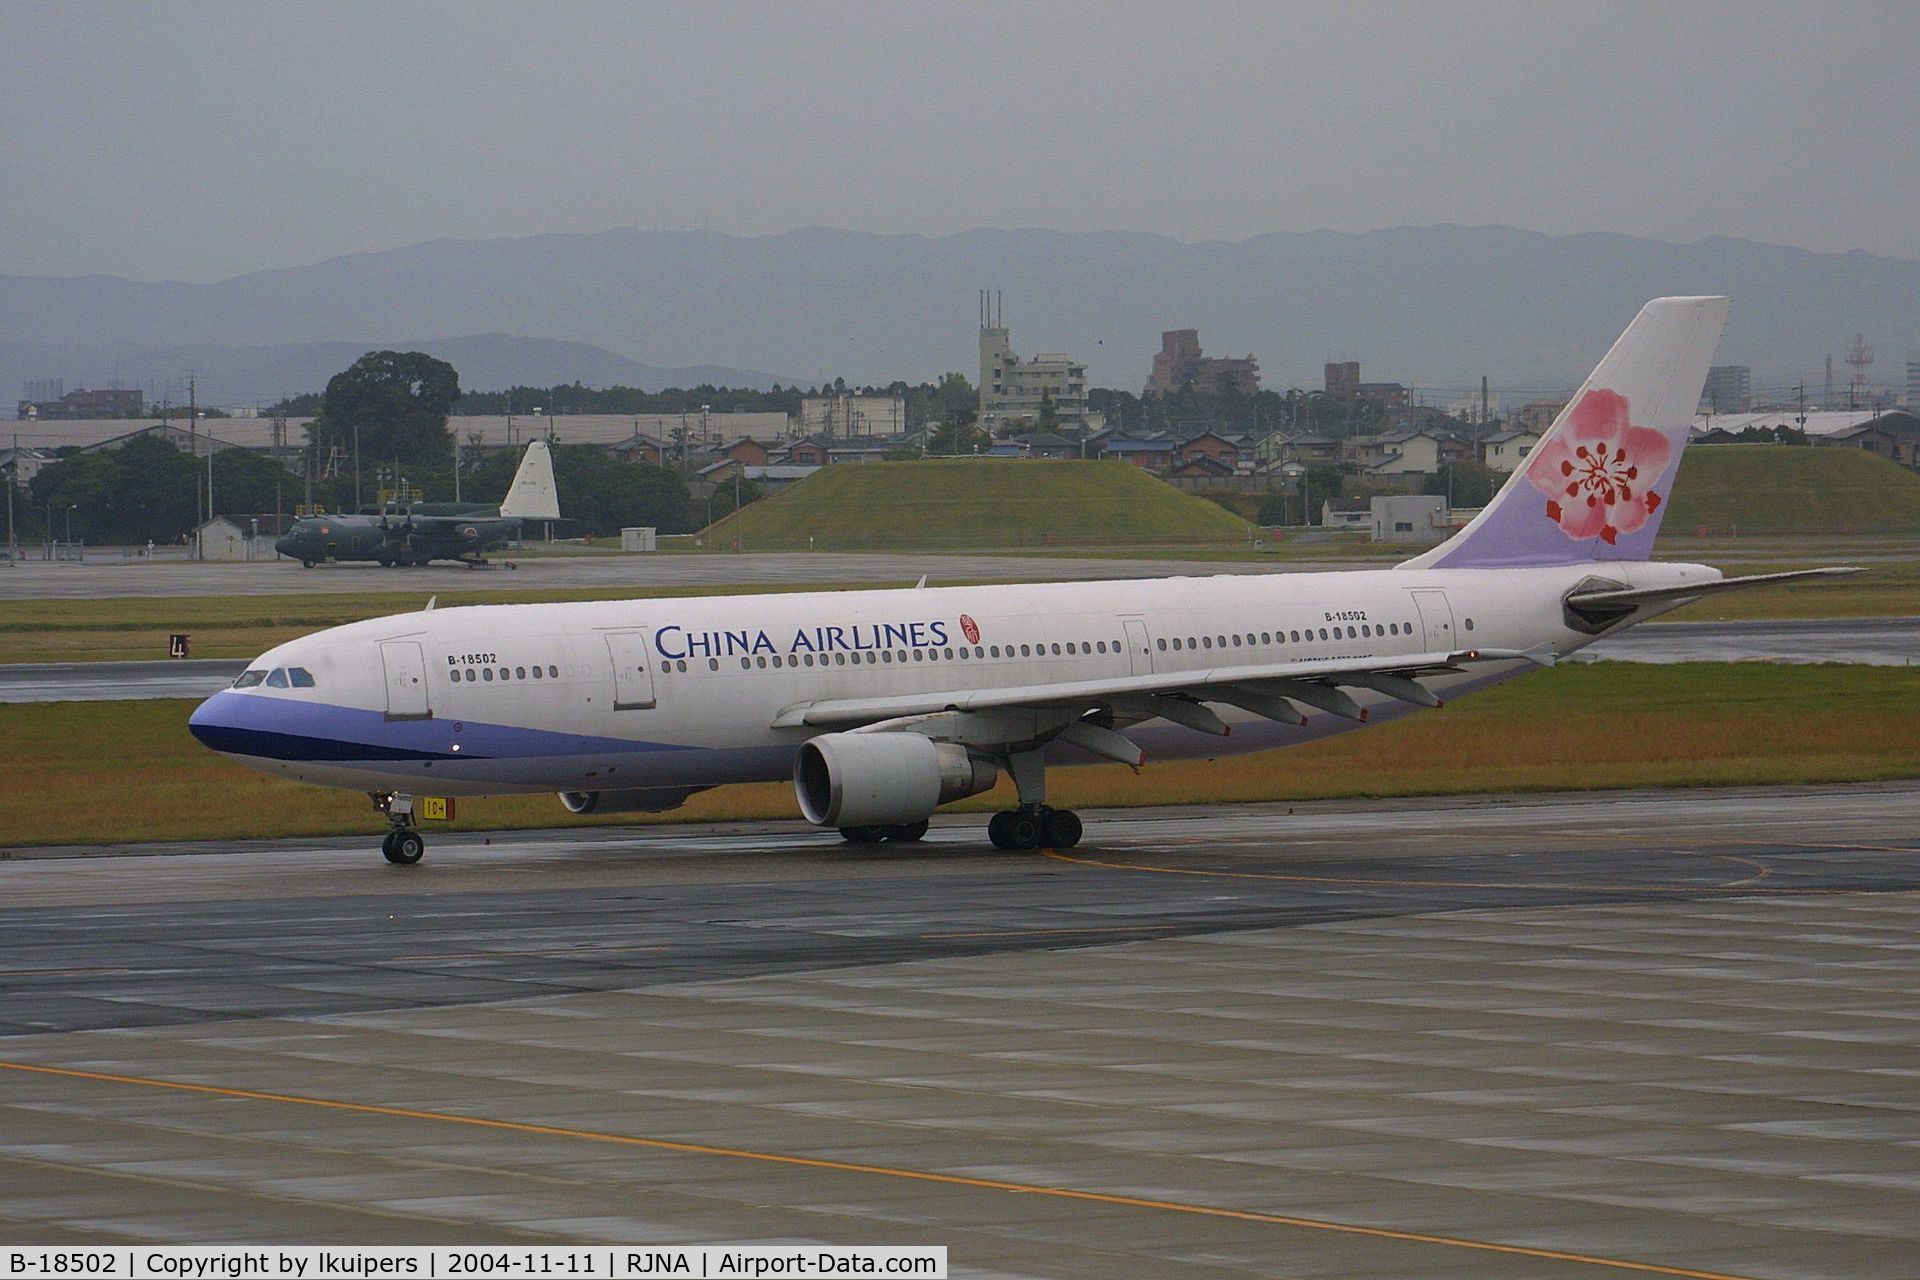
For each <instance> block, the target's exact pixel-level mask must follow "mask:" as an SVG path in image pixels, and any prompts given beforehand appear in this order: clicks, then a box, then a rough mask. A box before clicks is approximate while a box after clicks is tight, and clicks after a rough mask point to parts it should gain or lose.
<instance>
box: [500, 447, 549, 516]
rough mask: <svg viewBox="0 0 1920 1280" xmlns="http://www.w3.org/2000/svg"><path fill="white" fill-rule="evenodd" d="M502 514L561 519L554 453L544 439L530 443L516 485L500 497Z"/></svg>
mask: <svg viewBox="0 0 1920 1280" xmlns="http://www.w3.org/2000/svg"><path fill="white" fill-rule="evenodd" d="M500 514H501V515H503V516H513V517H518V518H519V519H522V520H558V519H560V495H559V493H558V492H557V491H556V490H555V489H554V487H553V454H552V453H551V452H550V451H549V450H548V448H547V442H546V441H545V440H535V441H534V442H533V443H532V444H530V445H528V446H527V456H526V457H524V458H522V459H520V469H519V470H518V471H516V472H514V473H513V485H512V487H511V488H509V489H508V490H507V496H506V497H505V498H502V499H501V500H500Z"/></svg>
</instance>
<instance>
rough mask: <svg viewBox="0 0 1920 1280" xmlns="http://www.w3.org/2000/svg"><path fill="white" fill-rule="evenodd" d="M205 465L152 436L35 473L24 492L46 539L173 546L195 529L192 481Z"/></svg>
mask: <svg viewBox="0 0 1920 1280" xmlns="http://www.w3.org/2000/svg"><path fill="white" fill-rule="evenodd" d="M204 465H205V463H204V462H199V463H196V462H195V461H194V459H193V458H191V457H189V456H188V455H186V454H184V453H182V452H181V451H180V450H178V449H176V448H174V447H173V446H172V445H171V444H169V443H168V442H167V441H165V440H162V439H160V438H159V437H157V436H139V437H136V438H135V439H133V440H130V441H128V442H127V443H126V444H124V445H122V446H121V447H119V448H118V449H106V450H102V451H100V452H98V453H79V454H74V455H73V456H71V457H67V458H63V459H61V460H60V461H59V462H55V463H52V464H50V465H48V466H46V467H44V468H42V469H41V471H40V474H38V475H36V476H35V477H34V478H33V483H32V484H30V485H28V486H27V489H28V493H29V495H30V496H31V498H32V500H33V504H34V506H36V507H37V508H38V509H39V510H40V512H41V513H42V514H43V519H44V521H45V525H44V527H45V529H46V531H47V533H48V535H49V536H58V537H64V536H66V530H67V526H68V523H69V518H70V519H71V524H72V527H73V536H74V537H75V538H83V539H87V540H89V541H94V542H130V543H141V542H146V541H148V540H149V539H151V540H153V541H155V542H178V541H179V540H180V539H181V538H183V537H185V536H186V534H187V533H188V532H189V531H190V530H192V528H193V517H194V511H193V507H194V502H193V487H194V475H195V471H196V469H197V468H198V467H201V466H204Z"/></svg>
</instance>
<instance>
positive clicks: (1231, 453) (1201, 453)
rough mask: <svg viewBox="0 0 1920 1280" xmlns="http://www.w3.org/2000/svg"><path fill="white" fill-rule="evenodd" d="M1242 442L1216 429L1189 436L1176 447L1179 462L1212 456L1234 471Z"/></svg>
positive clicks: (1176, 456)
mask: <svg viewBox="0 0 1920 1280" xmlns="http://www.w3.org/2000/svg"><path fill="white" fill-rule="evenodd" d="M1240 454H1241V449H1240V442H1239V441H1237V440H1233V439H1229V438H1228V437H1226V436H1223V435H1220V434H1219V433H1218V432H1214V431H1202V432H1201V433H1200V434H1199V435H1197V436H1189V437H1187V438H1186V439H1185V440H1182V441H1181V442H1180V443H1179V445H1178V446H1177V447H1176V448H1175V449H1174V453H1173V456H1174V459H1175V461H1177V462H1187V461H1190V460H1191V459H1193V458H1212V459H1213V460H1214V461H1215V462H1220V463H1224V464H1226V468H1227V470H1228V471H1232V470H1233V469H1234V467H1235V466H1236V465H1237V464H1238V463H1239V461H1240Z"/></svg>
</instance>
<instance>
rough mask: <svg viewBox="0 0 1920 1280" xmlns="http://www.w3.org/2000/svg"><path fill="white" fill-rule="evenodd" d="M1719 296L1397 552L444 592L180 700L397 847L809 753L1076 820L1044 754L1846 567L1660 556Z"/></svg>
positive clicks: (1084, 759)
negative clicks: (1072, 571) (471, 819)
mask: <svg viewBox="0 0 1920 1280" xmlns="http://www.w3.org/2000/svg"><path fill="white" fill-rule="evenodd" d="M1727 309H1728V301H1727V299H1725V298H1660V299H1657V300H1655V301H1653V302H1650V303H1648V304H1647V305H1646V307H1645V308H1644V309H1643V310H1642V311H1641V312H1640V314H1639V316H1638V317H1636V318H1635V319H1634V321H1633V323H1632V324H1630V325H1629V326H1628V327H1627V330H1626V332H1625V333H1624V334H1623V335H1622V336H1621V337H1620V339H1619V340H1618V341H1617V342H1616V343H1615V344H1614V346H1613V349H1612V350H1611V351H1609V352H1608V353H1607V355H1606V358H1605V359H1603V360H1602V361H1601V362H1600V365H1599V367H1598V368H1596V369H1595V370H1594V371H1593V374H1592V376H1591V377H1589V378H1588V379H1587V381H1586V382H1585V384H1583V385H1582V387H1581V388H1580V391H1579V393H1578V394H1577V395H1575V396H1574V397H1573V399H1572V400H1570V401H1569V402H1568V405H1567V408H1566V409H1565V410H1564V411H1563V412H1562V413H1561V415H1560V417H1559V419H1558V420H1557V421H1555V423H1554V424H1553V427H1552V429H1551V430H1550V431H1549V432H1548V433H1547V435H1546V437H1545V438H1544V439H1543V440H1542V441H1541V443H1540V445H1539V447H1538V448H1537V449H1536V450H1535V451H1534V453H1533V455H1532V457H1530V458H1529V459H1528V460H1527V463H1526V465H1525V466H1523V467H1521V468H1520V469H1519V470H1517V471H1515V472H1514V474H1513V475H1512V476H1511V477H1510V478H1509V479H1508V481H1507V483H1506V485H1505V487H1503V488H1502V489H1501V490H1500V492H1499V494H1498V495H1497V496H1496V497H1495V498H1494V500H1493V502H1492V503H1491V504H1490V505H1489V506H1488V507H1487V508H1486V509H1485V510H1484V511H1482V512H1481V513H1480V515H1479V516H1478V517H1477V518H1476V519H1475V520H1474V521H1473V522H1472V523H1471V524H1469V525H1468V526H1467V527H1466V528H1465V529H1463V530H1461V531H1460V532H1459V533H1458V534H1456V535H1455V536H1454V537H1453V538H1451V539H1450V540H1449V541H1447V542H1446V543H1444V544H1442V545H1440V546H1438V547H1436V548H1434V549H1433V550H1431V551H1428V552H1427V553H1426V554H1424V555H1420V556H1417V557H1415V558H1414V559H1412V560H1409V561H1407V562H1406V563H1404V564H1402V565H1400V566H1398V567H1397V568H1392V569H1378V570H1364V571H1357V572H1346V573H1279V574H1272V575H1266V576H1243V575H1231V576H1218V577H1203V578H1185V577H1183V578H1160V579H1153V580H1147V581H1138V580H1134V581H1113V582H1071V583H1036V584H1027V585H1019V586H990V587H953V588H940V589H925V588H921V589H913V590H888V591H834V592H810V593H806V594H796V595H752V596H712V597H707V598H702V599H680V600H631V601H617V602H589V603H579V604H522V605H493V606H483V607H472V608H450V609H439V610H435V609H433V608H432V606H431V605H429V607H428V609H427V610H426V611H424V612H419V613H407V614H400V615H397V616H394V617H388V618H379V619H375V620H372V621H368V622H357V623H353V624H351V625H349V626H343V627H335V628H332V629H330V630H327V631H322V632H319V633H318V634H316V635H311V636H308V637H306V638H304V639H301V640H295V641H293V642H291V643H289V644H284V645H281V646H279V647H278V648H275V649H272V650H270V651H268V652H267V653H265V654H263V655H262V656H261V658H260V660H259V661H258V662H256V663H254V664H253V665H252V666H251V667H250V668H249V669H248V670H247V671H246V672H245V673H244V674H243V675H241V676H240V678H239V679H238V680H236V681H235V682H234V684H233V687H232V688H230V689H227V690H225V691H223V692H221V693H218V694H215V695H214V696H213V697H212V698H210V699H208V700H207V701H206V702H205V703H203V704H202V705H201V706H200V707H199V708H198V709H197V710H196V711H195V712H194V714H193V718H192V720H191V722H190V724H191V727H192V731H193V733H194V735H195V736H196V737H198V738H199V739H200V740H201V741H202V742H204V743H205V744H206V745H207V746H209V747H212V748H213V749H214V750H216V751H221V752H224V753H226V754H228V755H231V756H233V757H235V758H236V759H238V760H241V761H243V762H245V763H246V764H249V765H252V766H254V767H255V768H258V769H261V770H264V771H265V772H267V773H270V774H275V775H277V776H281V777H287V778H296V779H299V780H300V781H303V782H311V783H316V784H319V785H322V786H332V787H344V788H351V789H354V790H361V791H367V792H369V793H370V794H371V795H372V797H373V800H374V803H375V805H376V806H377V807H378V808H379V810H380V811H381V812H383V813H384V814H386V816H387V819H388V822H389V825H390V828H391V830H390V831H389V833H388V835H387V837H386V841H385V844H384V846H383V847H384V851H385V853H386V856H387V859H388V860H389V861H391V862H395V863H402V864H407V863H414V862H417V861H419V859H420V856H421V854H422V852H423V851H424V848H425V843H424V841H423V839H422V838H421V835H420V833H419V831H418V829H417V828H416V827H415V825H414V797H415V796H416V795H421V796H475V795H493V794H502V793H512V792H538V791H553V792H557V793H558V794H559V798H560V801H561V803H562V804H564V805H565V806H566V807H567V808H568V809H569V810H571V811H572V812H574V813H589V812H613V811H620V810H628V811H645V812H661V811H665V810H669V809H673V808H676V807H677V806H679V805H680V804H682V803H683V802H684V801H685V800H686V798H687V797H688V796H690V795H692V794H694V793H695V792H697V791H704V790H707V789H709V788H712V787H719V786H725V785H727V784H729V783H737V782H764V781H768V780H775V779H784V778H791V779H792V781H793V786H794V792H795V794H796V796H797V798H798V801H799V807H800V811H801V813H803V814H804V815H805V816H806V818H807V820H808V821H810V822H812V823H814V824H816V825H818V826H821V827H828V828H836V829H838V831H839V833H840V834H841V835H842V836H843V837H845V838H846V839H847V840H850V841H854V842H855V843H871V842H876V841H881V840H891V841H914V840H918V839H920V837H921V836H922V835H924V834H925V833H926V830H927V819H928V818H929V816H931V815H932V813H933V812H934V810H935V809H937V808H938V807H939V806H941V805H943V804H946V803H948V802H949V801H953V800H959V799H961V798H962V797H965V796H971V795H975V794H977V793H979V792H982V791H985V790H987V789H988V788H989V787H992V786H993V785H994V783H995V781H996V779H997V778H998V777H999V775H1000V774H1001V773H1002V772H1005V773H1007V774H1009V775H1010V776H1011V777H1012V779H1013V782H1014V784H1015V786H1016V788H1017V790H1018V793H1019V805H1018V807H1017V808H1014V809H1010V810H1007V811H1005V812H1003V813H998V814H996V815H994V817H993V819H992V821H991V822H990V823H989V824H988V826H987V832H988V835H989V837H990V838H991V840H992V841H993V843H994V844H995V845H996V846H998V847H1000V848H1015V849H1020V848H1036V847H1040V846H1042V845H1045V846H1049V847H1062V848H1064V847H1069V846H1072V845H1073V844H1075V843H1076V842H1077V841H1078V840H1079V839H1080V834H1081V826H1080V820H1079V818H1077V817H1076V816H1075V815H1074V814H1073V813H1072V812H1071V811H1070V810H1066V809H1055V808H1052V807H1050V806H1049V805H1048V804H1047V768H1048V766H1050V765H1057V764H1082V763H1090V762H1097V761H1113V762H1116V763H1118V764H1121V765H1126V766H1129V767H1132V768H1138V767H1139V766H1140V765H1141V764H1142V763H1143V762H1144V761H1146V760H1147V759H1148V758H1149V757H1152V758H1157V759H1180V758H1193V757H1203V758H1204V757H1214V756H1220V755H1226V754H1230V753H1240V752H1249V751H1266V750H1270V749H1272V748H1275V747H1286V746H1294V745H1297V744H1299V743H1303V742H1312V741H1314V740H1316V739H1318V738H1324V737H1326V736H1328V735H1330V734H1334V733H1341V732H1345V731H1347V730H1350V729H1356V728H1359V727H1361V726H1363V725H1368V724H1378V723H1381V722H1383V721H1386V720H1391V719H1395V718H1397V717H1399V716H1402V715H1408V714H1417V713H1418V712H1419V711H1420V710H1422V709H1424V708H1429V707H1438V706H1439V705H1441V703H1442V701H1443V700H1445V699H1451V698H1457V697H1460V696H1462V695H1464V694H1468V693H1472V692H1474V691H1476V690H1479V689H1484V688H1486V687H1488V686H1489V685H1493V684H1497V683H1499V682H1501V681H1503V680H1509V679H1512V678H1513V677H1515V676H1518V675H1521V674H1524V673H1526V672H1528V671H1530V670H1534V669H1536V668H1539V667H1544V666H1550V665H1552V664H1553V663H1554V662H1555V661H1556V660H1557V659H1559V658H1562V657H1565V656H1566V655H1567V654H1570V653H1572V652H1574V651H1575V650H1577V649H1580V648H1581V647H1582V646H1584V645H1587V644H1589V643H1591V642H1592V641H1593V640H1594V639H1595V638H1597V637H1599V636H1604V635H1609V634H1611V633H1613V632H1615V631H1618V630H1620V629H1621V628H1624V627H1628V626H1632V625H1633V624H1635V623H1637V622H1643V621H1645V620H1646V619H1648V618H1651V617H1654V616H1656V615H1658V614H1661V613H1665V612H1667V611H1668V610H1670V609H1674V608H1676V607H1678V606H1679V605H1681V604H1684V603H1686V602H1687V601H1689V600H1693V599H1697V598H1698V597H1700V596H1702V595H1705V594H1707V593H1709V592H1713V591H1721V590H1725V589H1727V588H1730V587H1738V586H1745V585H1748V584H1751V583H1756V582H1774V581H1780V580H1784V579H1788V578H1799V577H1806V576H1810V575H1812V574H1821V573H1848V572H1853V570H1849V569H1815V570H1806V571H1801V572H1795V573H1774V574H1761V575H1756V576H1753V577H1745V578H1731V579H1729V578H1724V577H1722V576H1721V574H1720V573H1719V571H1718V570H1715V569H1712V568H1708V567H1706V566H1704V565H1692V564H1656V563H1652V562H1650V561H1649V559H1648V556H1649V553H1650V551H1651V549H1652V547H1653V541H1654V536H1655V534H1656V533H1657V532H1658V531H1659V528H1660V519H1661V516H1662V515H1663V514H1664V513H1665V511H1666V506H1667V499H1668V497H1669V495H1670V493H1671V486H1672V484H1673V479H1674V474H1675V472H1676V471H1677V470H1678V468H1679V465H1680V454H1681V451H1682V449H1683V448H1684V447H1685V445H1686V441H1687V430H1688V426H1689V424H1690V423H1691V421H1692V419H1693V413H1694V407H1695V405H1696V404H1697V403H1698V401H1699V398H1700V390H1701V386H1702V384H1703V382H1704V381H1705V378H1706V372H1707V366H1708V364H1709V362H1710V361H1711V360H1712V357H1713V354H1714V352H1715V350H1716V348H1717V347H1718V345H1719V341H1720V330H1721V327H1722V325H1723V324H1724V323H1725V321H1726V317H1727ZM982 465H1009V464H1004V463H993V464H984V463H983V464H982ZM1011 465H1018V464H1011Z"/></svg>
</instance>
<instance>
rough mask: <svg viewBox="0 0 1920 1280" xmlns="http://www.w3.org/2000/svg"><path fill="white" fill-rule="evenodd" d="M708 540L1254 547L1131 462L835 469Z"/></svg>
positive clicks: (852, 545)
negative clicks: (1231, 544)
mask: <svg viewBox="0 0 1920 1280" xmlns="http://www.w3.org/2000/svg"><path fill="white" fill-rule="evenodd" d="M705 537H706V539H707V542H708V545H710V546H716V547H731V546H732V545H733V543H734V540H735V539H736V538H738V539H739V543H740V545H741V547H742V548H744V549H745V550H749V551H767V550H782V549H795V548H801V549H804V548H806V547H808V546H809V545H812V546H813V547H814V548H816V549H818V550H823V551H824V550H829V549H832V550H856V549H857V550H905V549H923V550H955V549H971V548H980V549H988V548H998V547H1036V546H1061V547H1071V546H1074V545H1076V544H1086V543H1119V542H1124V543H1129V544H1136V545H1137V544H1142V543H1163V544H1179V543H1187V542H1232V541H1238V542H1241V543H1244V542H1245V541H1246V539H1247V526H1246V523H1245V522H1244V521H1242V520H1240V519H1238V518H1237V517H1235V516H1234V515H1233V514H1232V513H1231V512H1229V511H1227V510H1225V509H1224V508H1222V507H1221V506H1220V505H1219V504H1217V503H1213V502H1209V501H1207V500H1206V499H1204V498H1196V497H1194V496H1192V495H1191V494H1186V493H1182V492H1181V491H1180V490H1178V489H1176V488H1174V487H1173V486H1172V485H1169V484H1167V483H1166V482H1164V481H1161V480H1157V479H1155V478H1154V477H1152V476H1150V475H1147V474H1146V473H1145V472H1143V471H1141V470H1140V469H1139V468H1138V467H1134V466H1130V465H1128V464H1127V463H1124V462H1080V461H1066V460H1060V461H1024V462H1012V461H1007V460H1003V459H995V460H986V459H972V458H961V459H943V460H934V461H927V462H886V463H868V464H864V465H857V466H838V467H827V468H824V469H822V470H820V471H818V472H816V473H814V474H813V475H811V476H809V477H807V479H805V480H803V481H801V482H800V483H799V484H797V485H795V486H794V487H793V488H792V489H789V490H788V491H786V492H785V493H781V494H776V495H775V496H773V497H771V498H768V499H766V500H765V501H764V502H757V503H754V504H753V505H752V506H749V507H747V508H745V509H743V510H742V511H740V512H739V513H738V514H736V515H731V516H728V517H727V518H726V519H724V520H721V521H719V522H718V523H716V524H714V525H713V526H712V527H711V528H709V529H708V530H707V531H706V534H705ZM809 539H811V540H812V542H811V544H809Z"/></svg>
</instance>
